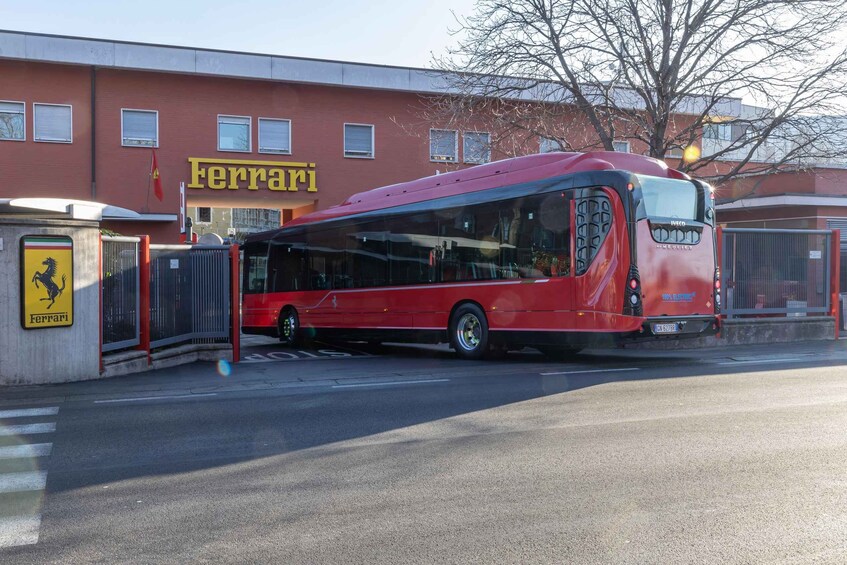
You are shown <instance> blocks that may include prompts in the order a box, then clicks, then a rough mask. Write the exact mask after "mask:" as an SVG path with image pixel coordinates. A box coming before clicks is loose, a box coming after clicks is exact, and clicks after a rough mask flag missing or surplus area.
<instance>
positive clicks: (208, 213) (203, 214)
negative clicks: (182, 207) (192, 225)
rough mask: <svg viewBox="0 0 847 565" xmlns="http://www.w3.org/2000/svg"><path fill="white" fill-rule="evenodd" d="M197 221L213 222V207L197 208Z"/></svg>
mask: <svg viewBox="0 0 847 565" xmlns="http://www.w3.org/2000/svg"><path fill="white" fill-rule="evenodd" d="M197 222H198V223H201V224H208V223H211V222H212V209H211V208H197Z"/></svg>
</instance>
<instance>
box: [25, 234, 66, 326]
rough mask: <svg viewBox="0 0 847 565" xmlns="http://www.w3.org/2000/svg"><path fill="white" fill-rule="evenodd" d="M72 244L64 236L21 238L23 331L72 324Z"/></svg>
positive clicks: (30, 236)
mask: <svg viewBox="0 0 847 565" xmlns="http://www.w3.org/2000/svg"><path fill="white" fill-rule="evenodd" d="M73 258H74V243H73V240H72V239H71V238H69V237H65V236H42V235H38V236H36V235H27V236H24V237H23V238H21V325H22V326H23V327H24V328H25V329H35V328H55V327H61V326H70V325H72V324H73V322H74V261H73Z"/></svg>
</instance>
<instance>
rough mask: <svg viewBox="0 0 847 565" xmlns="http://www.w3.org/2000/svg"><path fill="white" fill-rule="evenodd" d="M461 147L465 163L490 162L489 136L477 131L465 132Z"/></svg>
mask: <svg viewBox="0 0 847 565" xmlns="http://www.w3.org/2000/svg"><path fill="white" fill-rule="evenodd" d="M463 141H464V145H463V146H462V157H463V158H464V160H465V163H474V164H479V163H487V162H489V161H490V160H491V135H490V134H488V133H483V132H477V131H466V132H465V135H464V138H463Z"/></svg>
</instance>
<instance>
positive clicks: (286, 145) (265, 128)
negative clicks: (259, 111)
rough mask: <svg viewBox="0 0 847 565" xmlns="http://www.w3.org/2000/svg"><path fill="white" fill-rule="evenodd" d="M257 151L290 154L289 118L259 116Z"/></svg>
mask: <svg viewBox="0 0 847 565" xmlns="http://www.w3.org/2000/svg"><path fill="white" fill-rule="evenodd" d="M259 153H282V154H285V155H290V154H291V120H278V119H274V118H259Z"/></svg>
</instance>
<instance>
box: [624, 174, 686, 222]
mask: <svg viewBox="0 0 847 565" xmlns="http://www.w3.org/2000/svg"><path fill="white" fill-rule="evenodd" d="M638 180H639V181H641V195H642V201H641V204H640V205H639V208H640V209H641V207H642V206H643V213H644V215H646V216H647V217H648V218H678V219H681V220H696V219H697V188H696V187H695V186H694V183H692V182H690V181H685V180H677V179H663V178H660V177H651V176H646V175H639V176H638Z"/></svg>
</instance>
